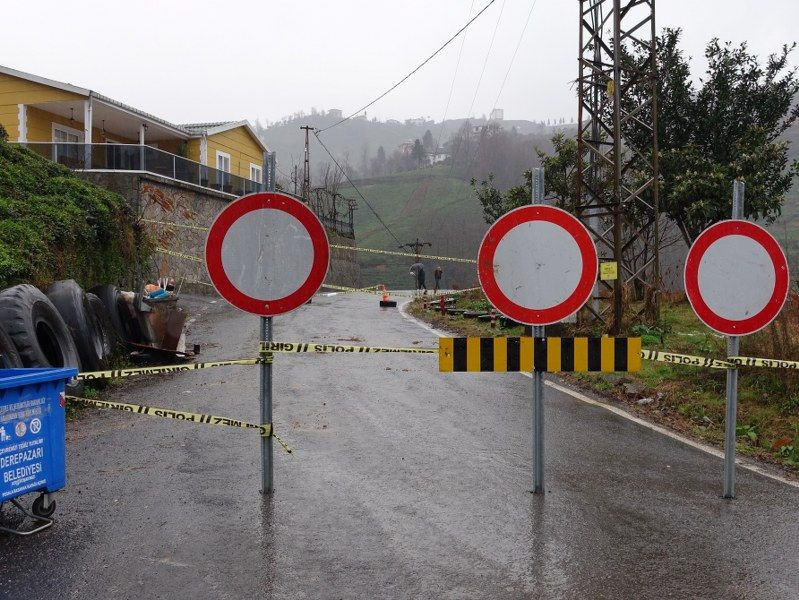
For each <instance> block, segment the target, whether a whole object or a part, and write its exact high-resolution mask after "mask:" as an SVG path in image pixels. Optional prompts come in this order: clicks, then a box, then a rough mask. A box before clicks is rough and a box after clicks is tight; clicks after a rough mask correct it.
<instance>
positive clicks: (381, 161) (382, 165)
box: [372, 146, 386, 176]
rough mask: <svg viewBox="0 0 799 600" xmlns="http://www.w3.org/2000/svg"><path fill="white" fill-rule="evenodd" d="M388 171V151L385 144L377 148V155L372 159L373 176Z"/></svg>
mask: <svg viewBox="0 0 799 600" xmlns="http://www.w3.org/2000/svg"><path fill="white" fill-rule="evenodd" d="M385 171H386V151H385V150H384V149H383V146H380V147H379V148H378V149H377V156H375V158H373V159H372V176H375V175H385Z"/></svg>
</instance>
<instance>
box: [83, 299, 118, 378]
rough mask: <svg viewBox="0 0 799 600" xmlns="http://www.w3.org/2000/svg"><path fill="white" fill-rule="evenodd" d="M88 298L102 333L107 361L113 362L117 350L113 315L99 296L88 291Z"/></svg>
mask: <svg viewBox="0 0 799 600" xmlns="http://www.w3.org/2000/svg"><path fill="white" fill-rule="evenodd" d="M86 298H88V300H89V306H90V307H91V309H92V313H93V314H94V318H95V319H96V320H97V328H98V331H99V333H100V338H101V342H102V346H103V355H104V356H105V359H106V362H107V363H108V364H110V363H111V359H112V358H113V357H114V354H115V353H116V351H117V345H118V344H117V335H116V332H115V331H114V326H113V324H112V323H111V317H110V316H108V311H107V310H106V308H105V304H103V301H102V300H100V298H98V297H97V296H95V295H94V294H92V293H91V292H88V293H87V294H86Z"/></svg>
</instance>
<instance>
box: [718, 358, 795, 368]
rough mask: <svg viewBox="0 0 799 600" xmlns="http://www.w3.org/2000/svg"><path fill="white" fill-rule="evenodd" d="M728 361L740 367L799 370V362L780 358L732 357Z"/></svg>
mask: <svg viewBox="0 0 799 600" xmlns="http://www.w3.org/2000/svg"><path fill="white" fill-rule="evenodd" d="M727 360H729V361H730V362H731V363H735V365H737V366H739V367H769V368H771V369H799V362H797V361H795V360H782V359H779V358H755V357H751V356H730V357H729V358H728V359H727Z"/></svg>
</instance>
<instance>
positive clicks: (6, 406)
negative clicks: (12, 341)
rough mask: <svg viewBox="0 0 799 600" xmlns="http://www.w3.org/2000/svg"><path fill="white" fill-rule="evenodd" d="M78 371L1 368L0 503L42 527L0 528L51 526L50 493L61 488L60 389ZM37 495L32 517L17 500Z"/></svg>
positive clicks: (62, 421)
mask: <svg viewBox="0 0 799 600" xmlns="http://www.w3.org/2000/svg"><path fill="white" fill-rule="evenodd" d="M77 373H78V371H77V369H71V368H68V369H0V505H1V504H2V503H3V502H6V501H10V502H11V503H12V504H13V505H14V506H16V507H17V508H18V509H19V510H21V511H22V512H23V513H25V514H26V515H27V516H29V517H31V518H33V519H35V520H37V521H39V522H41V523H44V524H43V525H41V526H39V527H37V528H36V529H34V530H32V531H27V532H23V531H19V530H16V529H11V528H8V527H3V526H0V530H2V531H8V532H11V533H18V534H22V535H28V534H31V533H35V532H37V531H41V530H42V529H45V528H46V527H49V526H50V525H51V524H52V522H53V521H52V519H50V518H49V517H50V516H51V515H52V513H53V511H54V510H55V502H53V501H52V500H51V499H50V496H49V494H51V493H53V492H55V491H57V490H60V489H61V488H63V487H64V485H66V457H65V449H66V413H65V405H66V401H65V398H64V387H65V386H66V384H67V382H68V381H69V380H70V379H71V378H72V377H75V375H77ZM33 492H40V493H41V495H40V496H39V497H38V498H37V499H36V501H34V503H33V508H32V511H33V514H31V512H28V511H27V510H26V509H24V508H23V507H22V505H21V504H20V503H19V502H18V501H17V500H16V498H17V497H19V496H21V495H23V494H29V493H33Z"/></svg>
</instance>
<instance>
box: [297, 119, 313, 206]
mask: <svg viewBox="0 0 799 600" xmlns="http://www.w3.org/2000/svg"><path fill="white" fill-rule="evenodd" d="M300 129H304V130H305V163H304V165H303V169H302V199H303V200H305V202H309V201H310V200H311V155H310V153H309V151H308V133H309V132H311V131H314V130H315V129H316V128H315V127H309V126H308V125H302V126H301V127H300Z"/></svg>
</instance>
